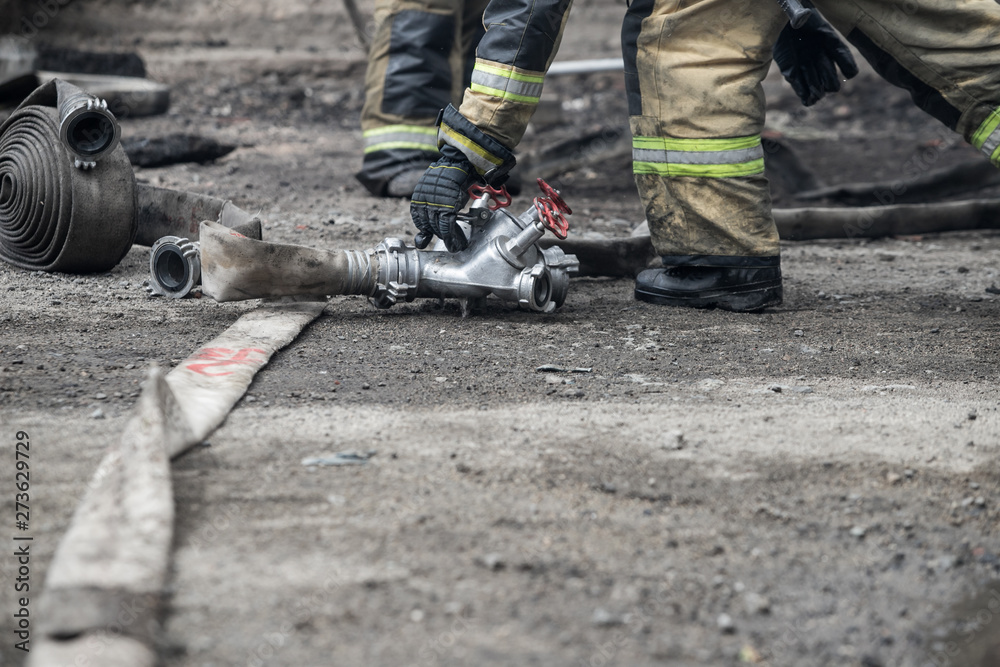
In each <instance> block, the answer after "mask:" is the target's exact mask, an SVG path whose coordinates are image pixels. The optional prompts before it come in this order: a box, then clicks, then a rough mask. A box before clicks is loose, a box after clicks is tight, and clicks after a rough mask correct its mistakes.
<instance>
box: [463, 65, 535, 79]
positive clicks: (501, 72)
mask: <svg viewBox="0 0 1000 667" xmlns="http://www.w3.org/2000/svg"><path fill="white" fill-rule="evenodd" d="M476 70H479V71H481V72H486V73H487V74H493V75H495V76H502V77H504V78H505V79H514V80H515V81H524V82H525V83H545V75H544V74H522V73H520V72H516V71H514V70H512V69H504V68H503V67H497V66H496V65H487V64H486V63H482V62H477V63H476V64H475V66H474V67H473V68H472V71H476Z"/></svg>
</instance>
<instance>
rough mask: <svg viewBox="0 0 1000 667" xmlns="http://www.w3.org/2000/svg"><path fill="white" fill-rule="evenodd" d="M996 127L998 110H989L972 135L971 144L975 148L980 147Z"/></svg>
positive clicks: (999, 125)
mask: <svg viewBox="0 0 1000 667" xmlns="http://www.w3.org/2000/svg"><path fill="white" fill-rule="evenodd" d="M998 127H1000V111H991V112H990V115H989V116H987V117H986V120H984V121H983V124H982V125H980V126H979V129H978V130H976V133H975V134H973V135H972V145H973V146H975V147H976V150H981V149H982V147H983V144H985V143H986V140H987V139H989V137H990V135H991V134H993V132H994V131H996V129H997V128H998Z"/></svg>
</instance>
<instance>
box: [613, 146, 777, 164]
mask: <svg viewBox="0 0 1000 667" xmlns="http://www.w3.org/2000/svg"><path fill="white" fill-rule="evenodd" d="M763 157H764V148H763V147H762V146H759V145H758V146H754V147H753V148H737V149H733V150H727V151H668V150H657V149H652V148H633V149H632V159H633V160H635V161H636V162H662V163H665V164H743V163H744V162H752V161H754V160H760V159H762V158H763Z"/></svg>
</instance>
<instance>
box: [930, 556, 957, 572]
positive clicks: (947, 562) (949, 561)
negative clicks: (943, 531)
mask: <svg viewBox="0 0 1000 667" xmlns="http://www.w3.org/2000/svg"><path fill="white" fill-rule="evenodd" d="M957 562H958V561H957V559H956V558H955V557H954V556H952V555H951V554H947V555H944V556H941V557H940V558H938V561H937V567H936V568H935V569H936V570H937V571H938V572H947V571H948V570H951V569H952V568H954V567H955V565H956V563H957Z"/></svg>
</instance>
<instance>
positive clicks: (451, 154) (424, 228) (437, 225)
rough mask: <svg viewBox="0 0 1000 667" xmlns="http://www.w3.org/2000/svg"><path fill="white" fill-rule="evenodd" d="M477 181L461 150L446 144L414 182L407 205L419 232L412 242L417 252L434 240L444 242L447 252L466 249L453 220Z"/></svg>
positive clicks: (461, 232)
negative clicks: (436, 157)
mask: <svg viewBox="0 0 1000 667" xmlns="http://www.w3.org/2000/svg"><path fill="white" fill-rule="evenodd" d="M479 181H480V178H479V176H478V175H477V174H476V170H475V169H473V168H472V164H471V163H470V162H469V159H468V158H466V157H465V155H464V154H463V153H462V152H461V151H460V150H458V149H457V148H455V147H454V146H449V145H448V144H445V145H444V146H442V147H441V157H440V158H439V159H438V161H437V162H435V163H434V164H432V165H431V166H430V167H428V168H427V171H425V172H424V175H423V176H421V177H420V180H419V181H417V185H416V187H415V188H413V199H412V200H411V201H410V216H411V217H412V218H413V224H414V225H416V226H417V229H419V230H420V231H419V232H418V233H417V236H416V237H415V238H414V239H413V242H414V244H415V245H416V246H417V247H418V248H420V249H423V248H426V247H427V245H428V244H429V243H430V242H431V239H432V238H434V236H439V237H440V238H441V240H442V241H444V244H445V246H447V247H448V251H449V252H458V251H459V250H464V249H465V247H466V246H467V245H469V240H468V239H467V238H466V237H465V232H463V231H462V227H461V225H459V224H458V221H457V220H456V219H455V216H456V215H457V214H458V212H459V211H461V210H462V209H463V208H464V207H465V204H466V203H467V202H468V201H469V188H470V187H471V186H472V185H473V184H474V183H476V182H479Z"/></svg>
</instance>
